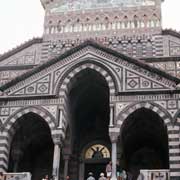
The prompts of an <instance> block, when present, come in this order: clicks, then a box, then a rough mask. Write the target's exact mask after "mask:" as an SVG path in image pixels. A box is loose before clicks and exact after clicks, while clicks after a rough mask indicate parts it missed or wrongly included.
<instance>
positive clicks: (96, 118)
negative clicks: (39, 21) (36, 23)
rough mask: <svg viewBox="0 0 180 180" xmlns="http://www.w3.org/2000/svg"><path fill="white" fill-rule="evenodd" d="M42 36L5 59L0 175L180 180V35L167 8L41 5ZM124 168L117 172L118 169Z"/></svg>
mask: <svg viewBox="0 0 180 180" xmlns="http://www.w3.org/2000/svg"><path fill="white" fill-rule="evenodd" d="M41 3H42V6H43V7H44V10H45V18H44V33H43V36H42V37H41V38H35V39H32V40H30V41H28V42H25V43H24V44H22V45H20V46H18V47H16V48H15V49H13V50H11V51H9V52H7V53H5V54H3V55H1V56H0V171H1V172H30V173H31V174H32V180H39V179H41V178H42V177H43V176H44V175H46V174H48V175H49V176H53V177H54V178H55V179H57V180H61V179H65V178H66V176H70V178H71V179H73V180H75V179H79V180H84V179H86V178H87V176H88V172H93V173H94V176H95V177H96V178H98V176H99V174H100V173H101V172H104V173H105V167H106V164H107V163H108V162H109V161H112V179H113V180H116V179H117V177H116V171H119V166H120V168H122V169H125V170H126V172H127V173H128V174H130V175H131V176H132V177H133V179H136V178H137V177H138V175H139V174H140V172H141V170H149V171H152V172H153V173H152V176H151V180H152V179H153V180H154V179H163V180H164V179H171V180H179V179H180V110H179V109H180V79H179V78H180V33H178V32H176V31H173V30H163V29H162V26H161V24H162V19H161V3H162V0H124V1H122V0H91V1H87V0H41ZM117 164H118V166H117Z"/></svg>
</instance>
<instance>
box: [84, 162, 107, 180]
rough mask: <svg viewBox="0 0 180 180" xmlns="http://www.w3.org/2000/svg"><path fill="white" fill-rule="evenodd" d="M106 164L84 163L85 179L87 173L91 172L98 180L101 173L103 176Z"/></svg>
mask: <svg viewBox="0 0 180 180" xmlns="http://www.w3.org/2000/svg"><path fill="white" fill-rule="evenodd" d="M106 164H107V163H105V162H104V163H98V162H95V163H85V179H87V177H88V173H89V172H93V176H94V177H95V179H98V178H99V175H100V173H101V172H103V173H104V174H105V169H106Z"/></svg>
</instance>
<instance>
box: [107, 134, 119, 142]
mask: <svg viewBox="0 0 180 180" xmlns="http://www.w3.org/2000/svg"><path fill="white" fill-rule="evenodd" d="M118 136H119V134H118V133H114V132H111V133H109V137H110V140H111V142H112V143H116V142H117V141H118Z"/></svg>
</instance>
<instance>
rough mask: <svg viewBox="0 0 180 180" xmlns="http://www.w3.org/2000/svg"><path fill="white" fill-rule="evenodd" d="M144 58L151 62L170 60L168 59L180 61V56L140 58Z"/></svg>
mask: <svg viewBox="0 0 180 180" xmlns="http://www.w3.org/2000/svg"><path fill="white" fill-rule="evenodd" d="M140 59H142V60H144V61H145V62H148V63H151V62H168V61H180V56H171V57H168V56H165V57H143V58H140Z"/></svg>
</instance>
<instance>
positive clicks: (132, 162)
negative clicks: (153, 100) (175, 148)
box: [119, 108, 169, 179]
mask: <svg viewBox="0 0 180 180" xmlns="http://www.w3.org/2000/svg"><path fill="white" fill-rule="evenodd" d="M119 146H120V148H121V157H120V162H121V164H120V165H121V166H123V168H124V169H126V170H127V171H128V172H129V174H131V175H132V176H133V179H136V178H137V176H138V174H139V171H140V170H141V169H168V168H169V152H168V135H167V128H166V126H165V124H164V122H163V120H162V119H161V117H160V116H159V115H158V114H157V113H155V112H153V111H151V110H149V109H146V108H141V109H139V110H136V111H135V112H133V113H132V114H130V115H129V116H128V118H127V119H126V120H125V121H124V123H123V125H122V129H121V136H120V145H119Z"/></svg>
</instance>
